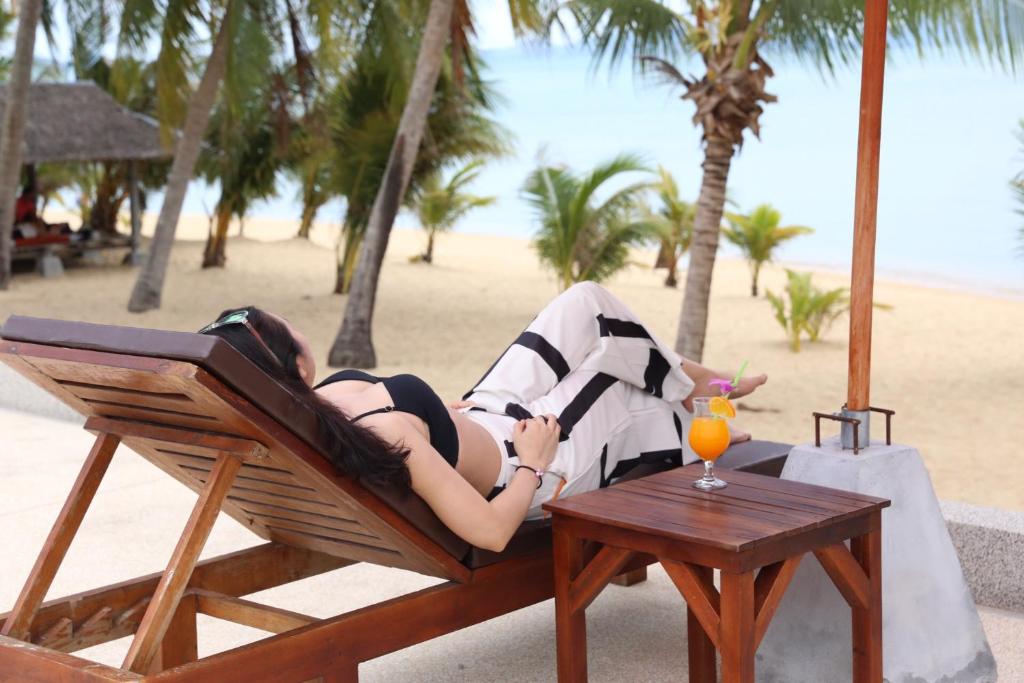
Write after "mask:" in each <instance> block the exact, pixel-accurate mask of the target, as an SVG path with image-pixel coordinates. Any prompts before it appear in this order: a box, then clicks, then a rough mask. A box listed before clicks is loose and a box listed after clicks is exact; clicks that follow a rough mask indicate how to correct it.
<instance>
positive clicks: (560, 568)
mask: <svg viewBox="0 0 1024 683" xmlns="http://www.w3.org/2000/svg"><path fill="white" fill-rule="evenodd" d="M552 537H553V544H554V545H553V553H554V566H555V635H556V641H557V646H558V683H585V681H586V680H587V617H586V610H585V609H579V610H577V611H576V612H572V611H571V607H570V603H569V588H570V586H571V585H572V581H573V579H575V578H576V576H577V575H579V573H580V571H581V570H582V569H583V541H582V540H580V539H578V538H575V537H573V536H571V535H569V534H567V533H565V532H564V531H559V530H558V528H557V527H556V528H555V529H554V531H553V534H552Z"/></svg>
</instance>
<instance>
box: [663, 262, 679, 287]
mask: <svg viewBox="0 0 1024 683" xmlns="http://www.w3.org/2000/svg"><path fill="white" fill-rule="evenodd" d="M677 267H678V262H676V261H669V264H668V273H667V274H666V275H665V286H666V287H673V288H674V287H675V286H676V285H678V284H679V280H678V278H677V277H676V268H677Z"/></svg>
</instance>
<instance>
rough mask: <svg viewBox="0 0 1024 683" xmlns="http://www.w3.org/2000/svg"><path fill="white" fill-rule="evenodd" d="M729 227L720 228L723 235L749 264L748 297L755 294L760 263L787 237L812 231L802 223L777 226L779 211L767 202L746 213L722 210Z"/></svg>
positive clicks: (779, 218)
mask: <svg viewBox="0 0 1024 683" xmlns="http://www.w3.org/2000/svg"><path fill="white" fill-rule="evenodd" d="M725 217H726V219H727V220H728V221H729V225H730V226H731V227H728V228H722V234H723V235H725V238H726V239H727V240H729V241H730V242H732V243H733V244H735V245H736V246H737V247H739V248H740V250H741V251H743V253H744V254H745V255H746V257H747V263H748V264H749V265H750V296H753V297H756V296H757V283H758V280H759V279H760V277H761V266H763V265H764V264H765V263H768V262H769V261H771V260H772V252H773V251H775V249H776V248H777V247H778V246H779V245H780V244H782V243H783V242H785V241H787V240H791V239H793V238H794V237H798V236H800V235H808V234H810V233H812V232H814V229H813V228H806V227H804V226H802V225H787V226H783V227H780V226H779V223H780V222H781V221H782V214H781V213H779V212H778V210H776V209H774V208H772V205H771V204H761V205H759V206H758V207H757V208H755V209H754V211H753V212H752V213H751V214H750V215H748V216H744V215H743V214H738V213H728V212H727V213H726V214H725Z"/></svg>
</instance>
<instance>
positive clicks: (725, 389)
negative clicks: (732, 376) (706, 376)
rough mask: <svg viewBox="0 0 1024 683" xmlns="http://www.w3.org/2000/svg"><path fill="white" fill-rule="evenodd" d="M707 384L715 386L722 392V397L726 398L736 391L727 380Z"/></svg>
mask: <svg viewBox="0 0 1024 683" xmlns="http://www.w3.org/2000/svg"><path fill="white" fill-rule="evenodd" d="M708 384H712V385H714V386H717V387H718V389H719V390H720V391H721V392H722V396H727V395H728V394H730V393H731V392H733V391H736V387H734V386H733V384H732V382H730V381H729V380H727V379H713V380H711V381H710V382H708Z"/></svg>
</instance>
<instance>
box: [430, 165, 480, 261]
mask: <svg viewBox="0 0 1024 683" xmlns="http://www.w3.org/2000/svg"><path fill="white" fill-rule="evenodd" d="M482 169H483V161H480V160H477V161H472V162H470V163H468V164H466V165H465V166H463V167H462V168H461V169H459V170H457V171H456V172H455V173H454V175H452V177H451V178H450V179H449V180H448V182H447V183H446V182H444V180H443V179H442V177H441V170H440V169H438V170H436V171H434V172H432V173H430V174H429V175H427V176H426V177H425V178H424V179H423V184H422V186H421V187H420V188H419V191H418V192H417V193H416V195H415V198H414V200H413V204H414V205H415V208H416V216H417V217H418V218H419V219H420V225H422V226H423V229H424V230H425V231H426V233H427V246H426V250H425V251H424V252H423V253H422V254H419V255H418V256H414V257H412V258H411V259H410V260H411V261H417V262H421V263H433V262H434V238H435V237H436V236H437V234H438V233H439V232H447V231H449V230H451V229H452V228H453V227H455V224H456V223H458V222H459V220H460V219H461V218H462V217H463V216H465V215H466V214H467V213H469V212H470V211H472V210H473V209H477V208H480V207H482V206H490V205H491V204H493V203H494V202H495V201H496V200H497V197H480V196H477V195H475V194H470V193H468V192H466V191H465V187H466V186H467V185H469V184H471V183H472V182H473V181H475V180H476V179H477V177H478V176H479V175H480V171H481V170H482Z"/></svg>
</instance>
